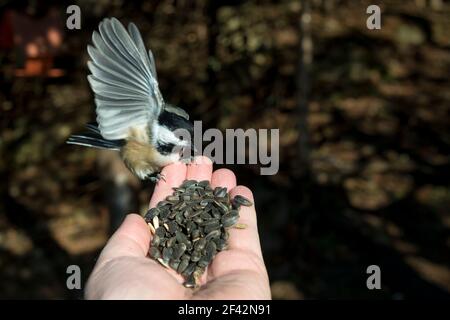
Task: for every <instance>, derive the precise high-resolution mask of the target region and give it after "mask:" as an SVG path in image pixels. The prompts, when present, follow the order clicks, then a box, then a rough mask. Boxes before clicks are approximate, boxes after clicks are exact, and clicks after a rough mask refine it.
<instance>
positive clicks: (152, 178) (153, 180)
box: [147, 173, 166, 183]
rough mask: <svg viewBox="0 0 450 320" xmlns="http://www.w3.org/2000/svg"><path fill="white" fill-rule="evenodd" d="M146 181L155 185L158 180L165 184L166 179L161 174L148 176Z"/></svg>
mask: <svg viewBox="0 0 450 320" xmlns="http://www.w3.org/2000/svg"><path fill="white" fill-rule="evenodd" d="M147 179H148V180H150V181H151V182H153V183H157V182H159V180H163V181H164V182H166V177H165V176H164V175H163V174H161V173H154V174H152V175H150V176H149V177H148V178H147Z"/></svg>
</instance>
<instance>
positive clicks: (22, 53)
mask: <svg viewBox="0 0 450 320" xmlns="http://www.w3.org/2000/svg"><path fill="white" fill-rule="evenodd" d="M62 25H63V24H62V22H61V18H60V16H59V13H58V11H57V10H55V9H49V10H48V13H47V14H46V15H45V16H43V17H41V18H36V17H33V16H30V15H27V14H22V13H20V12H16V11H14V10H9V11H6V12H5V14H4V15H3V17H2V18H1V21H0V49H3V50H11V49H14V52H15V53H16V55H15V58H16V66H17V68H16V69H15V71H14V75H15V76H16V77H36V76H44V77H61V76H63V75H64V70H62V69H56V68H54V67H53V66H54V60H55V57H56V56H57V55H58V54H59V53H60V52H61V49H62V38H63V29H62Z"/></svg>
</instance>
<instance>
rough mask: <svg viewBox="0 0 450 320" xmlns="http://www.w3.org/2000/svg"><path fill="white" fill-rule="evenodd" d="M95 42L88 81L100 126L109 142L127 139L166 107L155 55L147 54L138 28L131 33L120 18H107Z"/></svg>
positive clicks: (131, 29) (96, 33)
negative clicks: (133, 128) (93, 95)
mask: <svg viewBox="0 0 450 320" xmlns="http://www.w3.org/2000/svg"><path fill="white" fill-rule="evenodd" d="M92 42H93V44H94V46H88V53H89V56H90V58H91V61H89V62H88V67H89V70H90V71H91V73H92V74H91V75H89V76H88V80H89V84H90V85H91V88H92V90H93V91H94V93H95V104H96V106H97V109H96V112H97V122H98V124H99V126H98V127H99V130H100V133H101V135H102V136H103V138H105V139H109V140H116V139H124V138H126V137H127V135H128V132H129V128H130V127H131V126H133V127H134V126H136V127H139V126H145V125H147V124H148V123H149V122H150V121H153V120H156V119H157V118H158V115H159V114H160V113H161V110H162V108H163V106H164V100H163V98H162V95H161V92H160V91H159V88H158V82H157V80H156V68H155V62H154V59H153V55H152V54H151V52H149V54H148V55H147V51H146V49H145V46H144V42H143V41H142V37H141V35H140V33H139V30H138V29H137V27H136V26H135V25H134V24H133V23H130V24H129V26H128V32H127V30H126V29H125V28H124V26H123V25H122V24H121V23H120V22H119V20H117V19H116V18H112V19H104V20H103V21H102V22H101V23H100V25H99V32H97V31H94V33H93V34H92Z"/></svg>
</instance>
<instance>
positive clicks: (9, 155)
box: [0, 0, 450, 299]
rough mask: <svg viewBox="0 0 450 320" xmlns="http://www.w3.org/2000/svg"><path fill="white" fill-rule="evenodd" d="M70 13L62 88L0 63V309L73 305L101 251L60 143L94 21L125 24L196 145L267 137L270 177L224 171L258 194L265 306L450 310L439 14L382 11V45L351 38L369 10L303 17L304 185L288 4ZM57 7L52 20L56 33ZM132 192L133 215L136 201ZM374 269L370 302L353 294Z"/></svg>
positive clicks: (90, 180) (84, 159) (445, 75)
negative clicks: (270, 300) (273, 150)
mask: <svg viewBox="0 0 450 320" xmlns="http://www.w3.org/2000/svg"><path fill="white" fill-rule="evenodd" d="M26 2H27V1H25V2H24V3H26ZM75 2H76V3H77V4H78V5H79V6H80V7H81V10H82V15H83V20H82V29H81V30H72V31H69V30H66V31H65V35H64V41H63V48H62V53H61V57H60V59H59V60H57V61H56V63H57V64H58V66H59V67H60V68H63V69H64V70H66V76H65V77H63V78H57V79H49V78H17V77H14V76H11V74H12V71H13V70H14V68H15V60H14V59H15V58H14V52H4V51H2V52H1V56H0V61H1V70H2V77H1V79H0V81H1V91H0V112H1V117H0V124H1V132H0V154H1V157H0V176H1V179H2V181H4V182H5V183H2V184H0V194H1V195H2V201H1V202H0V289H1V290H0V292H1V296H2V297H14V298H26V297H33V298H73V297H77V296H79V295H80V293H79V292H70V291H68V290H67V289H66V288H65V276H66V273H65V268H66V267H67V266H68V265H70V264H79V265H80V266H81V267H82V270H83V277H87V275H88V273H89V271H90V270H91V268H92V266H93V264H94V262H95V257H96V255H97V254H98V250H100V249H101V247H102V246H103V245H104V243H105V241H106V239H107V237H108V223H109V219H110V217H109V215H108V209H107V206H106V204H105V203H106V202H105V191H104V187H103V185H102V182H101V178H100V174H99V170H98V168H99V165H98V161H97V159H98V157H99V152H98V151H96V150H92V149H87V148H78V147H74V146H67V145H65V144H64V141H65V139H66V138H67V137H68V135H70V134H71V133H73V132H76V131H78V130H82V128H83V125H84V123H85V122H88V121H91V120H93V119H94V118H95V114H94V104H93V99H92V94H91V92H90V90H89V88H88V84H87V81H86V75H87V68H86V61H87V53H86V45H87V44H88V43H89V42H90V36H91V33H92V31H93V30H94V29H95V28H96V27H97V24H98V22H99V21H100V20H101V19H102V18H103V17H108V16H116V17H118V18H119V19H120V20H122V21H123V22H129V21H133V22H135V23H136V24H137V25H138V27H139V29H140V30H141V32H142V34H143V36H144V39H145V42H146V43H147V45H148V46H149V47H151V49H152V50H153V53H154V55H155V57H156V65H157V70H158V78H159V81H160V87H161V90H162V93H163V95H164V97H165V99H166V100H167V101H170V102H171V103H174V104H179V105H180V106H182V107H184V108H186V109H187V110H188V111H189V112H190V113H191V114H192V118H194V119H199V120H203V121H204V124H203V125H204V128H206V127H218V128H221V129H225V128H279V129H280V162H281V164H280V172H279V174H277V175H276V176H259V168H257V167H256V166H250V165H248V166H247V165H236V166H230V168H231V169H233V170H234V171H235V172H236V174H237V177H238V182H239V183H241V184H247V185H248V186H249V187H251V188H252V190H253V191H254V193H255V197H256V204H257V209H258V217H259V224H260V233H261V240H262V245H263V252H264V257H265V261H266V263H267V267H268V270H269V274H270V278H271V281H272V292H273V296H274V297H275V298H280V299H298V298H304V297H306V298H330V297H332V298H339V297H341V298H342V297H367V298H371V297H384V298H409V297H448V293H449V290H450V269H449V268H450V261H449V260H448V250H449V246H450V242H449V241H450V240H449V233H448V230H449V228H450V217H449V209H448V208H449V207H450V187H449V183H448V181H450V171H449V161H450V159H449V154H450V152H449V151H450V130H449V128H450V115H449V111H450V94H449V92H450V91H449V90H448V88H449V87H450V49H449V48H450V36H449V34H448V32H447V31H448V27H449V25H450V19H449V17H450V3H449V2H448V1H429V2H427V1H413V0H410V1H383V2H382V4H380V5H381V7H382V10H383V15H382V29H381V30H368V29H367V28H366V18H367V14H366V13H365V12H366V8H367V6H368V5H369V4H373V3H372V2H373V1H344V0H341V1H332V0H330V1H314V0H311V1H310V2H311V20H310V30H311V37H312V42H313V61H312V65H311V70H310V74H309V76H308V82H309V83H308V84H307V85H308V87H309V88H310V90H309V94H308V108H309V109H308V110H309V112H308V115H307V123H308V141H309V148H310V151H311V152H310V164H311V165H310V168H307V170H304V171H302V172H303V174H301V175H300V174H299V173H298V170H297V169H298V168H297V165H298V159H299V147H298V137H299V130H298V117H297V107H298V92H297V91H298V86H297V78H298V72H299V69H298V65H299V59H300V58H299V54H300V50H299V41H300V39H301V37H302V35H301V33H300V32H299V17H300V14H301V2H302V1H294V0H292V1H288V0H285V1H268V0H265V1H256V0H255V1H253V0H251V1H243V2H242V3H241V2H239V1H218V2H216V1H206V0H200V1H167V0H158V1H128V2H127V1H121V0H115V1H109V0H108V1H106V0H102V1H93V0H78V1H75ZM430 3H431V4H430ZM69 4H71V3H67V4H65V3H63V4H61V3H60V2H55V4H54V6H55V7H56V8H58V9H59V10H60V14H61V17H62V20H64V18H65V16H66V14H65V6H67V5H69ZM48 5H51V3H49V4H48ZM12 7H14V5H13V6H12ZM23 7H24V8H25V7H27V5H26V4H25V5H24V6H23ZM43 7H44V9H45V7H46V5H43ZM15 10H23V8H22V7H20V8H16V9H15ZM300 85H303V84H300ZM304 172H306V174H304ZM133 188H134V189H133V190H135V193H136V194H137V195H138V196H137V199H138V201H139V203H138V205H137V206H138V207H139V208H141V211H142V212H143V211H144V210H145V206H146V204H147V202H148V200H149V198H150V195H151V188H149V186H148V185H147V186H133ZM371 264H377V265H379V266H380V267H381V270H382V283H383V284H382V286H383V290H381V291H377V292H374V291H369V290H367V288H366V285H365V283H366V268H367V266H369V265H371Z"/></svg>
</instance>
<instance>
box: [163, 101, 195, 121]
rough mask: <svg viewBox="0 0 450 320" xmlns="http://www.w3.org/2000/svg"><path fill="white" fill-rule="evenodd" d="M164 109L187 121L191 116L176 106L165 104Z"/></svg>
mask: <svg viewBox="0 0 450 320" xmlns="http://www.w3.org/2000/svg"><path fill="white" fill-rule="evenodd" d="M164 109H165V110H167V111H169V112H172V113H175V114H177V115H179V116H180V117H183V118H185V119H186V120H189V114H188V113H187V112H186V111H184V110H183V109H181V108H180V107H176V106H173V105H170V104H167V103H166V104H164Z"/></svg>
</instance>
